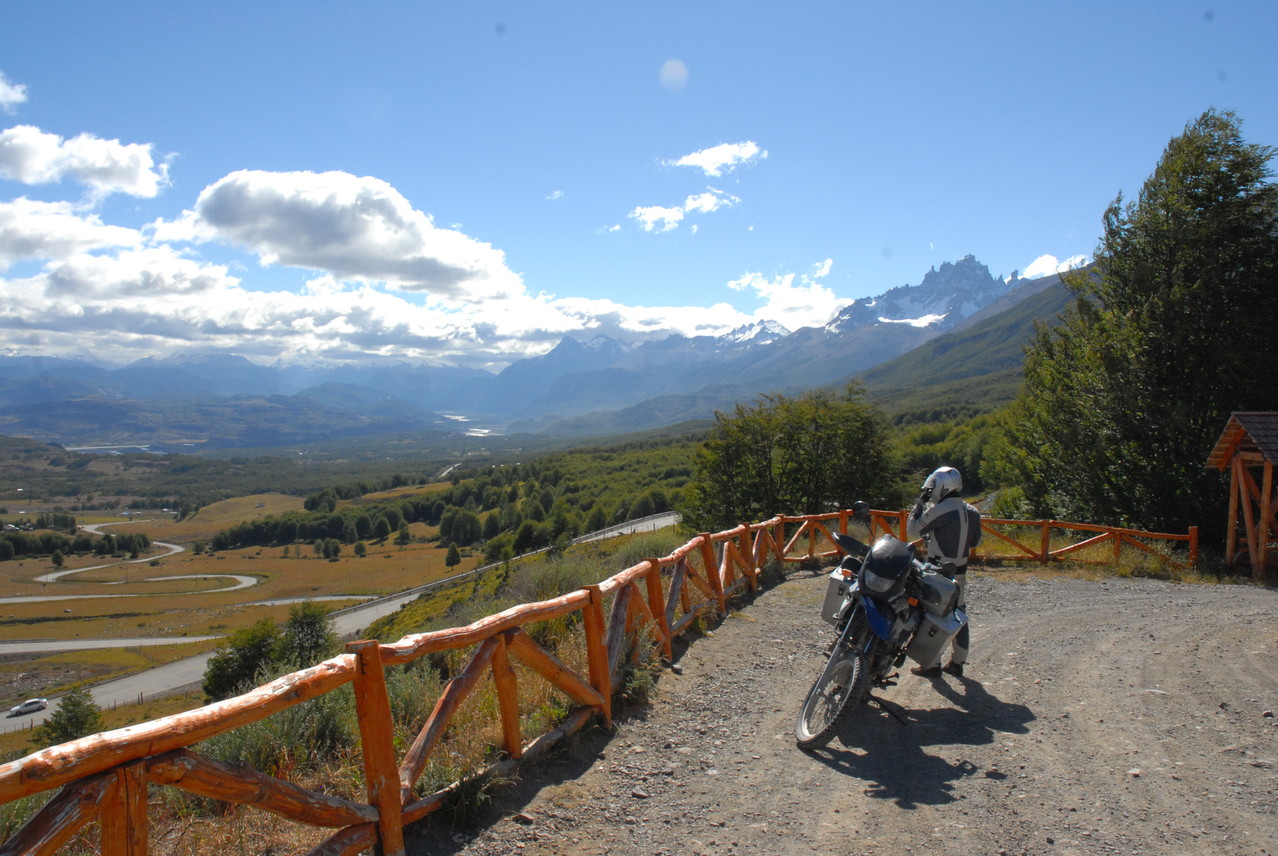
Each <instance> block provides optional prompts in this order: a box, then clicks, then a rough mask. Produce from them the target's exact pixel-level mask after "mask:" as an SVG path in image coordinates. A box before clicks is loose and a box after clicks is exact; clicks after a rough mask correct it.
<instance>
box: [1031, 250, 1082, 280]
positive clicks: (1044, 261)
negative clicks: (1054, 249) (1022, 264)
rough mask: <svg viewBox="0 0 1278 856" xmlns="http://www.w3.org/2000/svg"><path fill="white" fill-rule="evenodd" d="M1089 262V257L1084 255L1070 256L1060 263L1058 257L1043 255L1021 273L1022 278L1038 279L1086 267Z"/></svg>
mask: <svg viewBox="0 0 1278 856" xmlns="http://www.w3.org/2000/svg"><path fill="white" fill-rule="evenodd" d="M1087 262H1088V258H1087V256H1083V255H1078V256H1070V257H1069V258H1067V259H1065V260H1064V261H1058V260H1057V258H1056V256H1051V255H1042V256H1039V257H1038V258H1036V259H1034V261H1032V262H1030V263H1029V266H1028V267H1026V268H1025V270H1024V271H1023V272H1022V273H1021V276H1022V277H1024V278H1025V279H1038V278H1039V277H1043V276H1048V275H1049V274H1053V273H1064V272H1065V271H1067V270H1069V269H1071V268H1076V267H1078V266H1080V265H1085V264H1087Z"/></svg>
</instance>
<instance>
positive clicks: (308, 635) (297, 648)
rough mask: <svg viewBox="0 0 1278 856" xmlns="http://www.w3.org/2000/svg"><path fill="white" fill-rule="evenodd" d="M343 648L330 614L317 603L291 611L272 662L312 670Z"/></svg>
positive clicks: (301, 605)
mask: <svg viewBox="0 0 1278 856" xmlns="http://www.w3.org/2000/svg"><path fill="white" fill-rule="evenodd" d="M340 648H341V642H340V641H339V640H338V638H337V633H336V631H335V630H334V628H333V618H332V616H331V615H329V613H328V610H326V609H325V608H324V607H323V606H321V605H319V604H318V603H315V602H314V601H306V602H304V603H299V604H297V605H295V606H294V607H293V608H292V609H290V610H289V613H288V620H287V621H285V622H284V629H283V632H282V633H281V634H280V636H279V642H278V645H277V647H276V649H275V651H274V657H273V660H274V662H276V663H283V664H286V665H288V666H292V667H295V668H298V669H304V668H306V667H308V666H313V665H315V664H316V663H318V662H320V661H321V660H323V659H325V658H328V657H331V656H333V655H334V654H336V653H337V652H338V650H339V649H340Z"/></svg>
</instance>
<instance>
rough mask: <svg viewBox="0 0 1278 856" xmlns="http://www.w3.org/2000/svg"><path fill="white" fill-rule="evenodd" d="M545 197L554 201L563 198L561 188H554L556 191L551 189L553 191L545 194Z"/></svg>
mask: <svg viewBox="0 0 1278 856" xmlns="http://www.w3.org/2000/svg"><path fill="white" fill-rule="evenodd" d="M546 198H547V199H549V200H550V201H551V202H556V201H558V200H560V199H563V198H564V192H563V191H562V190H556V191H553V192H552V193H551V194H550V195H549V196H547V197H546Z"/></svg>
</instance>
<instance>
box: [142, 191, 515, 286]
mask: <svg viewBox="0 0 1278 856" xmlns="http://www.w3.org/2000/svg"><path fill="white" fill-rule="evenodd" d="M155 235H156V237H157V238H158V239H160V240H177V239H184V238H185V239H192V240H209V239H219V240H222V241H226V242H228V243H231V244H234V245H237V246H240V247H243V248H245V249H248V250H250V251H251V252H254V253H256V254H257V256H258V257H259V259H260V260H261V262H262V264H264V265H271V264H281V265H288V266H291V267H299V268H306V269H308V270H315V271H326V272H328V273H331V274H332V275H333V276H334V277H336V278H338V279H343V280H357V281H360V282H366V283H386V284H387V285H388V286H390V287H392V288H398V289H403V290H406V291H420V292H425V293H427V294H430V295H432V296H435V297H438V298H444V299H450V300H458V301H484V300H490V299H493V298H497V297H505V296H510V295H513V294H519V293H522V292H523V290H524V286H523V282H522V280H521V279H520V278H519V276H518V275H517V274H515V273H513V272H512V271H511V270H510V269H509V268H507V267H506V259H505V254H504V253H503V252H502V251H500V250H497V249H494V248H493V247H492V245H490V244H486V243H483V242H482V241H477V240H475V239H474V238H471V237H469V236H467V235H465V234H463V233H461V232H460V231H457V230H455V229H443V228H439V227H437V226H436V225H435V224H434V222H433V221H432V220H431V217H430V215H428V214H425V213H423V212H421V211H417V210H415V209H414V208H413V207H412V206H411V205H410V204H409V202H408V200H407V199H405V198H404V197H403V196H402V195H401V194H400V193H399V192H398V191H397V190H395V188H394V187H392V186H391V185H389V184H387V183H386V182H385V181H382V180H381V179H377V178H371V177H367V176H365V177H357V176H354V175H351V174H350V173H345V172H325V173H314V172H260V171H249V170H241V171H238V172H233V173H231V174H230V175H228V176H226V177H225V178H223V179H221V180H220V181H217V182H215V183H214V184H212V185H210V186H208V187H206V188H205V189H204V191H203V192H201V193H200V196H199V199H198V200H197V201H196V203H195V209H194V211H189V212H187V214H186V215H185V216H184V217H183V218H182V219H181V220H179V221H177V222H173V223H160V224H157V225H156V227H155Z"/></svg>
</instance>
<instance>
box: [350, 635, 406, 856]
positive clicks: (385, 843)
mask: <svg viewBox="0 0 1278 856" xmlns="http://www.w3.org/2000/svg"><path fill="white" fill-rule="evenodd" d="M346 650H347V651H349V652H350V653H352V654H354V655H355V681H354V684H355V713H356V716H357V717H358V719H359V733H360V744H361V748H362V750H363V756H364V781H365V784H366V786H367V788H368V802H369V805H372V806H376V808H377V833H378V844H379V848H378V849H379V850H380V852H381V853H382V856H404V820H403V808H404V806H403V803H402V801H401V800H400V786H399V766H398V765H397V764H396V763H395V744H394V742H393V736H394V735H393V732H394V723H393V721H392V720H391V710H390V698H389V696H387V694H386V673H385V672H384V671H383V669H382V647H381V643H379V642H378V641H377V640H376V639H362V640H360V641H358V642H350V643H348V644H347V645H346Z"/></svg>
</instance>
